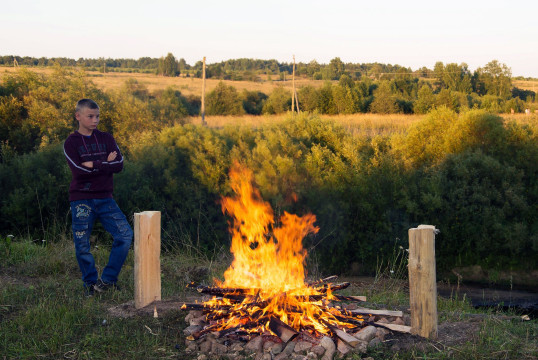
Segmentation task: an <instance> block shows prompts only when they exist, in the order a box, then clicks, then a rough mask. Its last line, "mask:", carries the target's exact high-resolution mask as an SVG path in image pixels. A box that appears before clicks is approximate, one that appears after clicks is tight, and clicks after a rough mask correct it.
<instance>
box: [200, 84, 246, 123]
mask: <svg viewBox="0 0 538 360" xmlns="http://www.w3.org/2000/svg"><path fill="white" fill-rule="evenodd" d="M206 113H207V115H242V114H244V113H245V110H244V109H243V101H242V100H241V97H240V96H239V94H238V92H237V90H236V89H235V88H234V87H233V86H228V85H226V84H224V82H222V81H220V82H219V83H218V84H217V86H216V87H215V89H213V91H211V92H210V93H209V94H208V95H207V98H206Z"/></svg>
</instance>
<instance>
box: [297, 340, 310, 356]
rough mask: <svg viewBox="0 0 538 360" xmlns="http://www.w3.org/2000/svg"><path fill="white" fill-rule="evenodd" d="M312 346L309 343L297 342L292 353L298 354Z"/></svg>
mask: <svg viewBox="0 0 538 360" xmlns="http://www.w3.org/2000/svg"><path fill="white" fill-rule="evenodd" d="M312 346H314V344H312V343H311V342H309V341H298V342H297V344H295V348H294V350H293V351H295V352H296V353H300V352H303V351H306V350H308V349H310V348H311V347H312Z"/></svg>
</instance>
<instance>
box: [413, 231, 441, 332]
mask: <svg viewBox="0 0 538 360" xmlns="http://www.w3.org/2000/svg"><path fill="white" fill-rule="evenodd" d="M408 268H409V304H410V307H411V328H412V333H413V334H417V335H420V336H422V337H425V338H428V339H436V338H437V284H436V276H435V226H432V225H420V226H419V227H418V228H416V229H409V266H408Z"/></svg>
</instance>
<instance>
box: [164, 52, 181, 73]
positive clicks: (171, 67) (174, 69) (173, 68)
mask: <svg viewBox="0 0 538 360" xmlns="http://www.w3.org/2000/svg"><path fill="white" fill-rule="evenodd" d="M159 74H161V75H163V76H178V75H179V66H178V62H177V61H176V58H175V57H174V55H172V53H168V55H166V57H165V58H160V59H159Z"/></svg>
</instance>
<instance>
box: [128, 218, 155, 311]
mask: <svg viewBox="0 0 538 360" xmlns="http://www.w3.org/2000/svg"><path fill="white" fill-rule="evenodd" d="M160 256H161V212H160V211H144V212H142V213H135V214H134V296H135V308H136V309H140V308H142V307H144V306H146V305H148V304H151V303H152V302H153V301H158V300H161V260H160Z"/></svg>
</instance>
